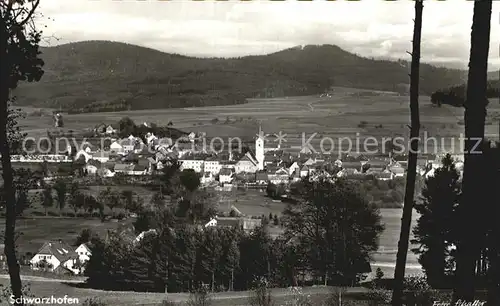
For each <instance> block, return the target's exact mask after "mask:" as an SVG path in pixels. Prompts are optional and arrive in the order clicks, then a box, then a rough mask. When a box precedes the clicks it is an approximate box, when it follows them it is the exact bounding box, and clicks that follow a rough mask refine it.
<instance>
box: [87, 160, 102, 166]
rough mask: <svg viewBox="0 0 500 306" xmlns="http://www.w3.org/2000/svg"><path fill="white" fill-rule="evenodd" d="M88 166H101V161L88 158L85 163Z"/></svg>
mask: <svg viewBox="0 0 500 306" xmlns="http://www.w3.org/2000/svg"><path fill="white" fill-rule="evenodd" d="M87 165H88V166H95V167H97V168H100V167H101V162H100V161H98V160H95V159H90V160H89V162H88V163H87Z"/></svg>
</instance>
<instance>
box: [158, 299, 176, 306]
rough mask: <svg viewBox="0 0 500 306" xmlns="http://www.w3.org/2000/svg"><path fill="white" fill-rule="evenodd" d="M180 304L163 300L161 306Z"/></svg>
mask: <svg viewBox="0 0 500 306" xmlns="http://www.w3.org/2000/svg"><path fill="white" fill-rule="evenodd" d="M178 305H179V304H177V303H175V302H172V301H169V300H163V302H162V303H161V306H178Z"/></svg>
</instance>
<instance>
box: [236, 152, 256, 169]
mask: <svg viewBox="0 0 500 306" xmlns="http://www.w3.org/2000/svg"><path fill="white" fill-rule="evenodd" d="M258 168H259V162H258V161H257V160H256V159H255V158H254V157H253V155H252V154H251V153H250V152H247V153H246V154H245V155H244V156H243V157H242V158H241V159H240V160H238V161H237V162H236V164H235V165H234V170H235V172H236V173H241V172H245V173H255V172H256V171H257V170H258Z"/></svg>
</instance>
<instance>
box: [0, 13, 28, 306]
mask: <svg viewBox="0 0 500 306" xmlns="http://www.w3.org/2000/svg"><path fill="white" fill-rule="evenodd" d="M7 46H8V33H7V25H6V24H5V20H4V19H3V18H0V58H1V59H2V63H1V65H0V154H1V155H2V168H3V173H2V176H3V180H4V197H5V203H6V214H5V238H4V244H5V250H4V252H5V257H6V259H7V266H8V269H9V276H10V285H11V289H12V294H13V295H14V298H16V299H17V298H20V297H22V283H21V276H20V274H19V263H18V262H17V258H16V245H15V232H16V192H15V190H14V183H13V171H12V165H11V162H10V151H9V149H10V147H9V143H8V137H7V118H8V101H9V95H10V90H9V87H8V84H9V79H10V70H11V67H10V61H9V54H8V52H7ZM15 305H23V303H17V304H15Z"/></svg>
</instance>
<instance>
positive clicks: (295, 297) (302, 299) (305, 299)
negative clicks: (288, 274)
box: [285, 287, 314, 306]
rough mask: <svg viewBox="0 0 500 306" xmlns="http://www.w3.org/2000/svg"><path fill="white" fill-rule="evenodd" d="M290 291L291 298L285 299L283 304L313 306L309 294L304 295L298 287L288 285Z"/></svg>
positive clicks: (286, 305)
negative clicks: (289, 299)
mask: <svg viewBox="0 0 500 306" xmlns="http://www.w3.org/2000/svg"><path fill="white" fill-rule="evenodd" d="M290 293H291V294H292V300H291V301H287V302H286V303H285V306H313V305H314V303H313V302H312V301H311V295H305V294H304V293H303V292H302V288H300V287H290Z"/></svg>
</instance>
